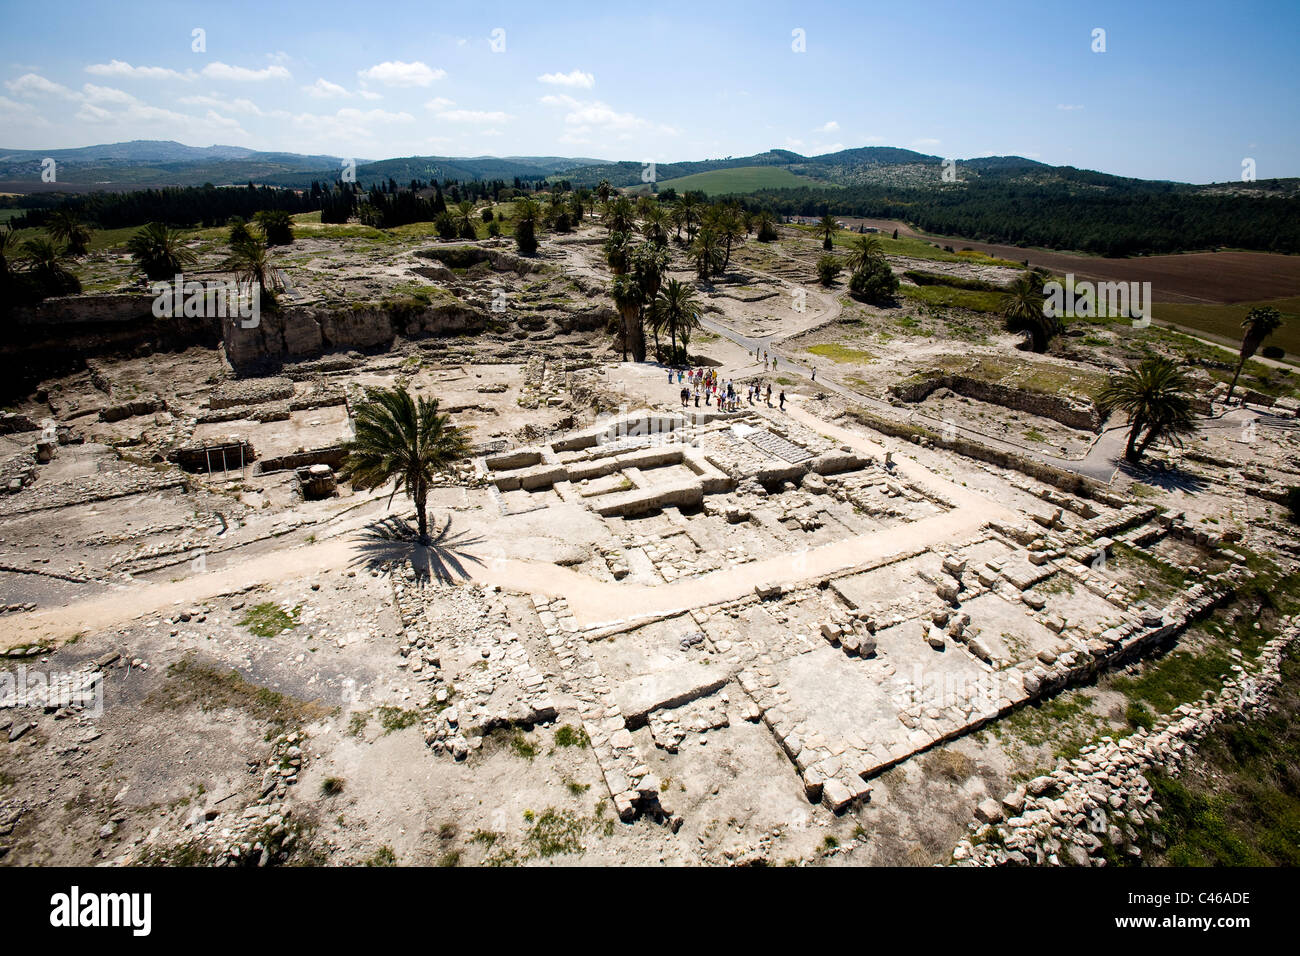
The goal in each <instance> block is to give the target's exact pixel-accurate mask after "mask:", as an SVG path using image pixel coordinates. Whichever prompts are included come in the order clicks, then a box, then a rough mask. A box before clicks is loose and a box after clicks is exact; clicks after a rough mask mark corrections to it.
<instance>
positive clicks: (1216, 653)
mask: <svg viewBox="0 0 1300 956" xmlns="http://www.w3.org/2000/svg"><path fill="white" fill-rule="evenodd" d="M1231 666H1232V659H1231V658H1230V657H1229V656H1228V654H1227V653H1226V652H1225V651H1222V650H1220V649H1218V648H1213V649H1206V650H1204V651H1202V652H1201V653H1192V652H1190V651H1173V652H1172V653H1170V654H1166V655H1165V656H1164V657H1162V658H1161V659H1160V660H1158V661H1156V662H1155V663H1153V664H1150V665H1148V667H1147V668H1146V670H1145V672H1144V673H1143V674H1142V675H1141V676H1139V677H1116V678H1115V679H1114V681H1113V682H1112V686H1113V687H1114V688H1115V689H1116V690H1119V691H1123V692H1124V693H1125V694H1127V695H1128V696H1129V698H1130V699H1131V700H1136V701H1143V702H1145V703H1147V704H1149V705H1150V706H1151V707H1152V708H1154V709H1155V711H1156V712H1157V713H1161V714H1167V713H1169V711H1171V710H1173V709H1174V708H1175V707H1177V706H1178V705H1179V704H1186V703H1188V702H1189V701H1193V700H1196V698H1198V697H1200V696H1201V695H1202V694H1204V693H1205V692H1206V691H1207V690H1211V689H1213V688H1216V687H1219V686H1221V685H1222V684H1223V675H1224V674H1226V673H1227V672H1228V669H1229V668H1230V667H1231Z"/></svg>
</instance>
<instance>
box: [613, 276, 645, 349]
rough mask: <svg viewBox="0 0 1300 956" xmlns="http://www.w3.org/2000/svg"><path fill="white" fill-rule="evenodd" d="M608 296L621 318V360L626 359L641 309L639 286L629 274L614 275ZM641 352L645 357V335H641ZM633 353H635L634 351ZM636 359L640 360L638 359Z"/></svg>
mask: <svg viewBox="0 0 1300 956" xmlns="http://www.w3.org/2000/svg"><path fill="white" fill-rule="evenodd" d="M609 295H610V298H612V299H613V300H614V308H616V309H618V314H619V317H620V319H621V320H622V322H621V324H622V335H621V336H620V338H621V339H622V340H623V361H624V362H626V361H627V352H628V348H629V347H631V346H632V336H633V334H634V333H633V326H634V325H635V324H636V318H637V315H638V313H639V312H640V310H641V303H642V299H641V286H640V285H638V284H637V281H636V278H635V277H634V276H630V275H615V276H614V279H613V281H612V282H611V283H610V287H609ZM641 353H642V358H644V357H645V335H644V333H643V334H642V336H641ZM634 354H635V353H634ZM637 361H641V359H638V360H637Z"/></svg>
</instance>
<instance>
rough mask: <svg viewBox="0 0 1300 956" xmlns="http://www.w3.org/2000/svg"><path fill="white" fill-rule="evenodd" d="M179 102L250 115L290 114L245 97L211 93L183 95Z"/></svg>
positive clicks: (280, 115)
mask: <svg viewBox="0 0 1300 956" xmlns="http://www.w3.org/2000/svg"><path fill="white" fill-rule="evenodd" d="M179 102H181V103H184V104H185V105H186V106H208V107H212V108H214V109H219V110H225V111H226V112H227V113H244V114H247V115H249V116H270V117H278V118H283V117H286V116H289V115H290V114H289V113H287V112H286V111H284V110H264V109H262V108H261V107H260V106H258V105H257V104H256V103H254V102H253V101H252V100H250V99H246V98H245V97H242V96H241V97H236V98H235V99H229V98H228V97H224V96H218V95H216V94H210V95H206V96H182V97H181V98H180V100H179Z"/></svg>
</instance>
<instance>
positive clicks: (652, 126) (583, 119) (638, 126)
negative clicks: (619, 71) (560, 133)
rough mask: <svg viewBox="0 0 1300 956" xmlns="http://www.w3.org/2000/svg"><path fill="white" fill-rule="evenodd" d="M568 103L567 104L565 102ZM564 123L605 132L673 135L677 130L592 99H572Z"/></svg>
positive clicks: (573, 126) (569, 125) (572, 126)
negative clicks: (638, 131)
mask: <svg viewBox="0 0 1300 956" xmlns="http://www.w3.org/2000/svg"><path fill="white" fill-rule="evenodd" d="M566 105H568V104H566ZM564 123H565V125H566V126H568V127H571V128H578V127H580V128H582V129H592V128H596V129H600V130H602V131H604V132H607V133H631V132H634V131H637V130H653V131H655V132H658V133H662V134H664V135H668V136H675V135H676V134H677V132H678V131H677V130H676V129H674V128H673V127H671V126H666V125H664V124H662V123H654V122H652V121H651V120H648V119H645V118H644V117H641V116H637V115H636V114H635V113H620V112H619V111H618V110H615V109H614V108H613V107H611V106H610V105H609V104H607V103H602V102H600V101H599V100H592V101H590V102H587V103H581V102H577V101H574V102H573V105H572V107H571V108H570V110H569V112H568V113H566V114H565V116H564Z"/></svg>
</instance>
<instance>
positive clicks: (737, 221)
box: [714, 206, 745, 272]
mask: <svg viewBox="0 0 1300 956" xmlns="http://www.w3.org/2000/svg"><path fill="white" fill-rule="evenodd" d="M714 228H715V229H717V231H718V237H719V238H720V239H721V240H722V242H723V243H724V244H725V246H726V252H725V254H724V255H723V257H722V268H721V271H722V272H726V271H727V266H729V265H731V244H732V243H733V242H742V241H743V240H744V238H745V223H744V221H743V220H742V219H741V217H740V213H739V212H738V211H737V210H736V209H735V208H734V207H732V206H724V207H723V208H722V209H721V211H720V212H719V213H718V214H717V216H716V218H715V219H714Z"/></svg>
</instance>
